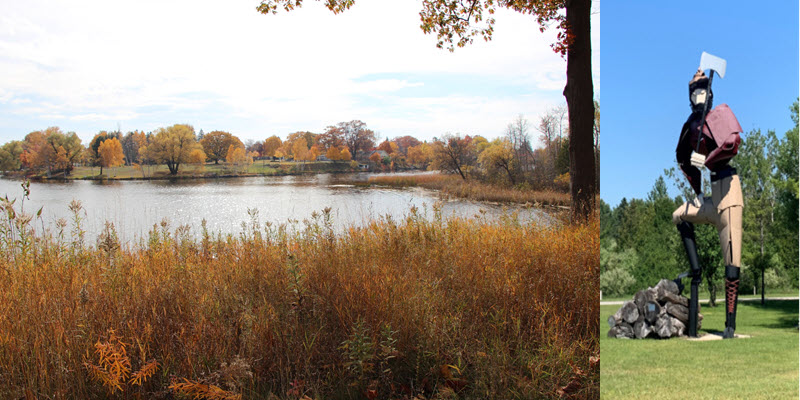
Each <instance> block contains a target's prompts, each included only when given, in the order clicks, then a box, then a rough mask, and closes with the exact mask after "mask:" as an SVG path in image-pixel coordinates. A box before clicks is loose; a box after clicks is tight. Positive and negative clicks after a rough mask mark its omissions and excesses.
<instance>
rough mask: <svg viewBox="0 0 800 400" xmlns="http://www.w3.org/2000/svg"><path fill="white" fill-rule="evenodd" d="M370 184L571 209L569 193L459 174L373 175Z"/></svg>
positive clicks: (483, 199) (481, 199)
mask: <svg viewBox="0 0 800 400" xmlns="http://www.w3.org/2000/svg"><path fill="white" fill-rule="evenodd" d="M368 182H369V183H370V184H375V185H384V186H396V187H407V186H420V187H424V188H428V189H435V190H440V191H442V192H443V193H445V194H448V195H450V196H453V197H458V198H464V199H470V200H477V201H490V202H497V203H519V204H525V203H529V204H532V205H539V206H541V205H548V206H569V204H570V197H569V193H566V192H559V191H556V190H552V189H543V190H532V189H516V188H509V187H505V186H499V185H493V184H489V183H482V182H478V181H475V180H466V181H465V180H463V179H461V178H460V177H458V176H456V175H444V174H419V175H380V176H371V177H370V178H369V181H368Z"/></svg>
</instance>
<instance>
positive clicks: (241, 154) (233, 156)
mask: <svg viewBox="0 0 800 400" xmlns="http://www.w3.org/2000/svg"><path fill="white" fill-rule="evenodd" d="M225 161H226V162H227V163H228V164H231V165H233V166H234V167H239V168H241V169H242V171H245V170H247V167H248V166H249V165H250V164H252V163H253V157H251V156H249V155H248V154H247V149H246V148H245V146H244V145H242V146H236V145H233V144H232V145H230V147H228V151H227V153H226V156H225Z"/></svg>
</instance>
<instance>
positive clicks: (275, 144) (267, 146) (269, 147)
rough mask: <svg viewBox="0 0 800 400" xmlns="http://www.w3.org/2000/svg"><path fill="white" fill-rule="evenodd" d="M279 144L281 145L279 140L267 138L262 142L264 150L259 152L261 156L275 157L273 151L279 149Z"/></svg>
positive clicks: (277, 138) (271, 137) (275, 137)
mask: <svg viewBox="0 0 800 400" xmlns="http://www.w3.org/2000/svg"><path fill="white" fill-rule="evenodd" d="M281 144H283V142H282V141H281V138H279V137H277V136H275V135H272V136H270V137H268V138H267V139H266V140H264V148H263V150H262V151H261V155H262V156H264V157H275V151H276V150H278V148H279V147H281Z"/></svg>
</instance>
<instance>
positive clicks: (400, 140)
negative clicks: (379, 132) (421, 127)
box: [392, 135, 422, 156]
mask: <svg viewBox="0 0 800 400" xmlns="http://www.w3.org/2000/svg"><path fill="white" fill-rule="evenodd" d="M392 142H395V143H397V147H398V149H399V150H400V152H401V153H403V155H406V156H407V155H408V149H410V148H412V147H414V146H419V145H420V144H422V142H420V141H419V140H417V138H415V137H413V136H409V135H406V136H400V137H396V138H394V139H392Z"/></svg>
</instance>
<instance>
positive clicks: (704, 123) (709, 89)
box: [694, 69, 714, 153]
mask: <svg viewBox="0 0 800 400" xmlns="http://www.w3.org/2000/svg"><path fill="white" fill-rule="evenodd" d="M713 81H714V70H713V69H712V70H711V76H709V77H708V93H706V102H705V103H704V104H703V118H702V119H701V120H700V122H701V123H700V135H699V136H698V137H697V149H695V151H694V152H695V153H699V152H700V141H701V140H703V127H705V126H706V115H707V114H708V97H709V94H710V93H711V82H713Z"/></svg>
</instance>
